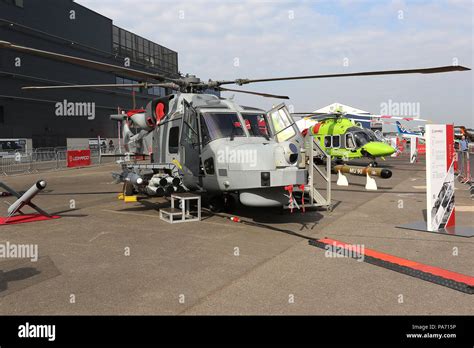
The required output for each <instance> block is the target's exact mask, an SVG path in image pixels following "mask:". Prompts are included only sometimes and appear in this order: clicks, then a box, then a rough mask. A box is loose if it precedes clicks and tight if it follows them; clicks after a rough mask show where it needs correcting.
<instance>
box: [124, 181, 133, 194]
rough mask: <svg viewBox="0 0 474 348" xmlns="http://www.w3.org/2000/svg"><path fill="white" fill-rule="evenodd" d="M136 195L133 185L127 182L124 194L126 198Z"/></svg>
mask: <svg viewBox="0 0 474 348" xmlns="http://www.w3.org/2000/svg"><path fill="white" fill-rule="evenodd" d="M134 193H135V188H134V187H133V185H132V183H130V182H128V181H127V182H125V183H124V184H123V194H124V195H125V196H133V194H134Z"/></svg>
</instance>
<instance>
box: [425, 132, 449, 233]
mask: <svg viewBox="0 0 474 348" xmlns="http://www.w3.org/2000/svg"><path fill="white" fill-rule="evenodd" d="M425 135H426V193H427V199H426V201H427V229H428V230H429V231H438V230H439V229H440V228H444V227H449V226H452V225H454V161H453V159H454V130H453V126H452V125H434V124H430V125H427V126H426V133H425Z"/></svg>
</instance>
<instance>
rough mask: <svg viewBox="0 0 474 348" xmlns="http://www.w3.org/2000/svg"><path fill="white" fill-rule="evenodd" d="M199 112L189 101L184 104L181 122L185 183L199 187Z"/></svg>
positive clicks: (181, 148) (181, 151)
mask: <svg viewBox="0 0 474 348" xmlns="http://www.w3.org/2000/svg"><path fill="white" fill-rule="evenodd" d="M198 122H199V121H198V114H197V112H196V110H194V108H192V107H191V105H189V104H188V103H186V102H185V104H184V115H183V119H182V123H181V137H180V138H181V139H180V144H179V147H180V151H179V152H180V160H181V165H182V166H183V170H184V173H185V175H184V178H183V181H184V184H185V185H186V186H187V187H188V188H197V185H198V183H199V168H200V162H201V151H200V144H199V123H198Z"/></svg>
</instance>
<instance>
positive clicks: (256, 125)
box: [242, 114, 269, 138]
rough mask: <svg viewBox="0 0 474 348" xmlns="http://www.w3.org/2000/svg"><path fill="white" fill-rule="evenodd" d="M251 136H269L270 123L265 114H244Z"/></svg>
mask: <svg viewBox="0 0 474 348" xmlns="http://www.w3.org/2000/svg"><path fill="white" fill-rule="evenodd" d="M242 117H243V118H244V120H245V127H246V128H247V130H248V132H249V134H250V136H251V137H265V138H268V137H269V133H268V124H267V121H266V119H265V116H264V115H255V114H242Z"/></svg>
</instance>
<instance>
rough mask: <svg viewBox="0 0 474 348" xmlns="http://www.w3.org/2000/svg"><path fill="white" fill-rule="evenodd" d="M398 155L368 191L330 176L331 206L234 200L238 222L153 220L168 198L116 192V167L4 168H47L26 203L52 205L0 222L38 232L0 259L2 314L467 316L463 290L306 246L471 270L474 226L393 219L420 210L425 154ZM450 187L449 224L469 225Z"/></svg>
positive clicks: (463, 191) (20, 237) (24, 232)
mask: <svg viewBox="0 0 474 348" xmlns="http://www.w3.org/2000/svg"><path fill="white" fill-rule="evenodd" d="M407 162H408V159H407V157H402V158H396V159H389V160H388V161H387V162H386V163H383V164H386V165H387V166H388V167H390V168H391V169H392V170H393V177H392V178H391V179H388V180H383V179H377V183H378V185H379V190H378V191H376V192H374V191H366V190H365V187H364V186H365V178H363V177H354V176H350V177H349V182H350V186H349V187H337V186H336V185H335V184H334V186H333V192H332V194H333V203H334V210H333V211H332V212H327V211H325V210H312V211H307V212H306V213H301V212H294V213H293V214H290V213H289V212H285V213H283V214H281V212H280V211H279V210H275V209H249V208H242V207H241V208H239V209H238V211H236V212H235V213H234V215H239V216H241V218H242V219H243V220H245V221H247V222H249V223H246V224H243V223H234V222H232V221H230V220H229V219H228V218H226V217H225V214H221V215H212V214H209V213H206V212H204V213H203V221H201V222H193V223H188V224H173V225H171V224H168V223H166V222H163V221H161V220H160V219H159V214H158V209H159V208H160V207H166V206H168V202H167V201H166V200H164V199H154V200H149V201H141V202H137V203H124V202H123V201H120V200H118V199H117V193H118V192H119V191H120V190H121V185H117V184H114V183H113V180H112V178H111V175H110V173H111V172H112V171H114V170H118V166H117V165H106V166H101V167H90V168H83V169H74V170H64V171H54V172H45V173H40V174H31V175H20V176H12V177H4V178H1V179H0V180H2V181H4V182H5V183H7V184H8V185H10V186H12V187H13V188H14V189H16V190H25V189H27V188H28V187H29V186H31V185H32V184H33V183H34V182H35V181H36V180H38V179H40V178H42V179H45V180H47V182H48V187H47V188H46V189H45V192H43V193H41V194H40V195H38V196H37V197H36V198H35V200H34V201H35V203H36V204H38V205H39V206H41V207H42V208H43V209H45V210H47V211H49V212H51V213H57V214H59V215H61V216H62V217H61V218H60V219H57V220H51V221H45V222H37V223H30V224H20V225H13V226H0V244H5V243H7V242H9V243H11V244H37V245H38V250H39V256H40V258H39V260H38V261H37V262H31V261H30V260H27V259H14V258H10V259H0V314H39V315H41V314H292V315H294V314H323V315H330V314H428V315H429V314H473V313H474V301H473V299H474V298H473V297H472V296H473V295H468V294H465V293H461V292H458V291H456V290H453V289H450V288H446V287H443V286H440V285H437V284H433V283H430V282H426V281H423V280H420V279H417V278H413V277H410V276H407V275H404V274H400V273H397V272H394V271H390V270H388V269H384V268H380V267H377V266H374V265H371V264H368V263H364V262H358V261H357V260H355V259H351V258H334V257H326V255H325V251H324V250H322V249H318V248H315V247H312V246H310V245H308V240H307V238H322V237H329V238H333V239H337V240H340V241H344V242H347V243H351V244H363V245H364V246H365V248H370V249H375V250H378V251H380V252H385V253H389V254H393V255H396V256H399V257H404V258H408V259H410V260H413V261H418V262H423V263H426V264H429V265H432V266H437V267H441V268H445V269H448V270H451V271H455V272H459V273H463V274H467V275H470V276H474V272H473V270H474V238H463V237H456V236H448V235H439V234H434V233H427V232H417V231H410V230H404V229H399V228H396V226H397V225H400V224H406V223H410V222H415V221H421V220H423V210H424V209H426V198H425V196H426V194H425V189H424V187H425V185H426V182H425V171H424V163H418V164H409V163H407ZM381 164H382V163H381ZM334 179H335V176H334ZM456 185H457V190H456V204H457V207H459V210H458V212H457V215H456V219H457V224H458V225H464V226H471V227H473V228H474V211H473V209H472V207H473V203H474V201H472V200H471V198H470V197H469V191H468V190H467V189H468V187H467V186H464V185H461V184H458V183H457V184H456ZM1 200H5V201H10V202H11V201H12V200H13V199H12V198H1ZM151 203H154V204H151ZM6 208H7V206H6V205H5V206H3V205H2V206H1V207H0V216H1V215H5V213H6Z"/></svg>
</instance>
